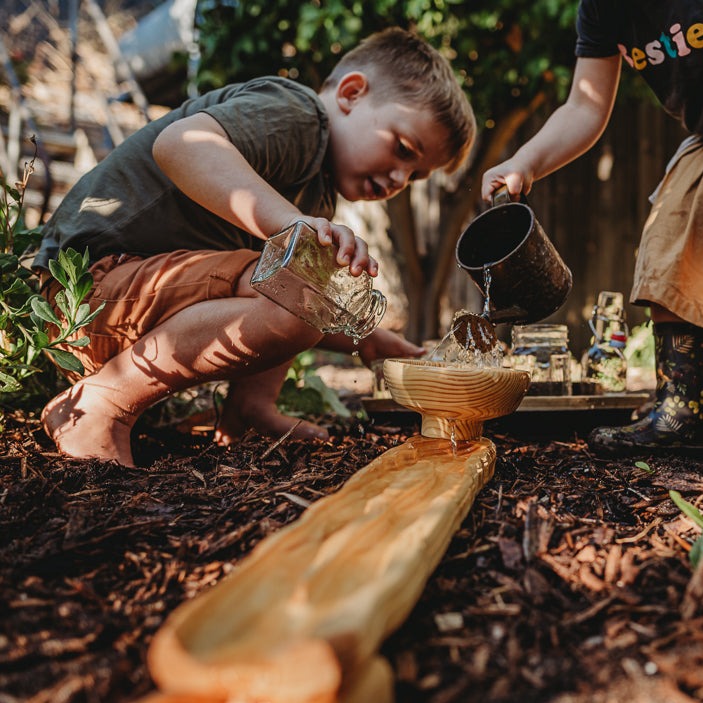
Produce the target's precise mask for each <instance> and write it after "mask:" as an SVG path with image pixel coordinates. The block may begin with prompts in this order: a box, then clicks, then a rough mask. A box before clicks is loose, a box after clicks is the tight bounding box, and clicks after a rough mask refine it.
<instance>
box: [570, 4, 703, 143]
mask: <svg viewBox="0 0 703 703" xmlns="http://www.w3.org/2000/svg"><path fill="white" fill-rule="evenodd" d="M577 31H578V41H577V43H576V56H579V57H590V58H598V57H605V56H614V55H616V54H621V55H622V57H623V59H624V60H625V62H626V63H627V64H629V65H630V66H631V67H632V68H633V69H635V70H636V71H638V72H640V73H641V74H642V77H643V78H644V79H645V81H647V83H648V84H649V86H650V87H651V88H652V90H653V91H654V93H655V95H656V96H657V98H659V100H660V102H661V103H662V105H663V106H664V107H665V108H666V110H667V111H668V112H670V113H671V114H672V115H673V116H674V117H676V118H677V119H679V120H680V121H681V123H682V124H683V125H684V127H686V129H688V130H689V131H690V132H695V133H697V134H703V0H667V1H666V2H664V0H640V1H639V2H638V1H637V0H581V2H580V4H579V12H578V20H577Z"/></svg>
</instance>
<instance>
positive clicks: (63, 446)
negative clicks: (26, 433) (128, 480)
mask: <svg viewBox="0 0 703 703" xmlns="http://www.w3.org/2000/svg"><path fill="white" fill-rule="evenodd" d="M121 416H122V417H121ZM123 416H124V413H120V412H118V411H117V408H116V407H115V406H114V404H112V403H110V402H109V401H106V400H105V399H104V398H102V397H101V396H100V394H99V393H97V392H96V391H95V389H93V388H91V387H90V386H89V385H87V384H86V382H85V381H79V382H78V383H77V384H76V385H75V386H72V387H71V388H68V389H66V390H65V391H63V393H60V394H59V395H57V396H56V397H55V398H53V399H52V400H50V401H49V402H48V403H47V405H46V407H45V408H44V411H43V412H42V417H41V419H42V424H43V425H44V430H45V431H46V433H47V434H48V435H49V437H51V439H53V440H54V442H55V443H56V447H57V448H58V450H59V451H60V452H61V453H62V454H66V455H67V456H71V457H74V458H76V459H101V460H103V461H116V462H117V463H119V464H122V465H123V466H130V467H132V466H134V459H133V458H132V449H131V446H130V430H131V428H132V424H134V422H133V421H132V422H131V424H130V423H129V422H128V421H127V418H125V417H123ZM130 419H131V418H130Z"/></svg>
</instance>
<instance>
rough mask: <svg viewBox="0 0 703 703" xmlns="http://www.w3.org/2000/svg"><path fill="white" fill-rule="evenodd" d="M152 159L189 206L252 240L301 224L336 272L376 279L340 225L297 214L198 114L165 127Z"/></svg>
mask: <svg viewBox="0 0 703 703" xmlns="http://www.w3.org/2000/svg"><path fill="white" fill-rule="evenodd" d="M153 156H154V160H155V161H156V163H157V164H158V166H159V168H160V169H161V170H162V171H163V172H164V173H165V174H166V175H167V176H168V177H169V178H170V179H171V181H172V182H173V183H174V185H175V186H176V187H177V188H178V189H179V190H181V191H182V192H183V193H184V194H185V195H187V196H188V197H189V198H190V199H191V200H193V201H195V202H196V203H198V204H199V205H202V206H203V207H204V208H206V209H208V210H210V212H213V213H215V214H216V215H218V216H219V217H221V218H222V219H224V220H226V221H227V222H231V223H232V224H233V225H235V226H237V227H240V228H241V229H243V230H246V231H247V232H249V233H251V234H252V235H254V236H255V237H259V238H261V239H267V238H268V237H269V236H270V235H272V234H275V233H276V232H280V231H281V230H283V229H285V228H286V227H288V226H289V225H291V224H293V223H294V222H296V221H298V220H303V221H304V222H307V223H308V224H309V225H310V226H311V227H313V229H315V230H317V233H318V238H319V240H320V242H321V243H322V244H325V245H327V244H331V243H332V242H334V243H336V244H337V245H338V247H339V251H338V254H337V262H338V263H339V264H340V266H346V265H349V268H350V269H351V272H352V274H354V275H359V274H360V273H361V272H362V271H366V272H367V273H369V274H370V275H371V276H375V275H376V274H377V273H378V264H377V263H376V261H375V260H374V259H373V258H372V257H370V256H369V252H368V247H367V246H366V243H365V242H364V241H363V240H362V239H359V238H358V237H355V236H354V233H353V232H352V231H351V230H350V229H349V228H348V227H345V226H344V225H340V224H336V223H332V222H330V221H329V220H327V219H325V218H323V217H309V216H307V215H304V214H303V213H301V212H300V210H298V208H296V207H295V205H293V204H292V203H291V202H289V201H288V200H286V199H285V198H284V197H283V196H282V195H281V194H280V193H278V191H276V189H275V188H273V187H272V186H270V185H269V184H268V183H267V182H266V181H265V180H264V179H263V178H261V176H259V174H258V173H257V172H256V171H255V170H254V169H253V168H252V167H251V165H250V164H249V162H248V161H247V160H246V159H245V158H244V157H243V156H242V154H241V153H240V151H239V150H238V149H237V148H236V147H235V146H234V144H232V142H231V141H230V140H229V139H228V137H227V133H226V132H225V131H224V129H223V128H222V127H221V126H220V124H219V123H218V122H217V120H215V119H214V118H213V117H210V115H208V114H206V113H204V112H200V113H197V114H195V115H191V116H190V117H185V118H183V119H181V120H178V121H177V122H173V123H172V124H170V125H169V126H168V127H166V128H165V129H164V130H163V131H162V132H161V133H160V134H159V136H158V137H157V138H156V141H155V142H154V147H153Z"/></svg>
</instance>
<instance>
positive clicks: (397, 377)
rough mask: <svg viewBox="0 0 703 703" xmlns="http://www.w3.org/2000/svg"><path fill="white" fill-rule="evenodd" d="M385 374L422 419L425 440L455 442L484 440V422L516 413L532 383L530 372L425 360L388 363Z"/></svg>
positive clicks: (398, 395)
mask: <svg viewBox="0 0 703 703" xmlns="http://www.w3.org/2000/svg"><path fill="white" fill-rule="evenodd" d="M383 375H384V377H385V379H386V385H387V386H388V390H389V391H390V393H391V396H392V398H393V400H395V402H396V403H400V404H401V405H404V406H405V407H406V408H410V409H411V410H417V411H418V412H419V413H420V414H421V415H422V429H421V433H422V434H423V435H424V436H425V437H443V438H446V439H455V440H476V439H479V438H480V436H481V432H482V431H483V423H484V421H485V420H490V419H491V418H494V417H501V416H502V415H509V414H510V413H511V412H513V411H514V410H515V409H516V408H517V406H518V405H520V401H521V400H522V398H523V396H524V395H525V393H526V392H527V388H528V386H529V385H530V374H529V373H528V372H527V371H516V370H514V369H504V368H483V369H476V368H463V367H460V366H450V365H448V364H446V363H443V362H440V361H427V360H424V359H386V360H385V362H384V363H383Z"/></svg>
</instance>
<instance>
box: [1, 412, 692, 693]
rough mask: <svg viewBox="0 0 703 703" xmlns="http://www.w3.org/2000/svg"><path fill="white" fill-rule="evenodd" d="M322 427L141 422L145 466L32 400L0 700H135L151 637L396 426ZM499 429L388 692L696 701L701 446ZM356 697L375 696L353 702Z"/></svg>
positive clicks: (17, 429)
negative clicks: (257, 430)
mask: <svg viewBox="0 0 703 703" xmlns="http://www.w3.org/2000/svg"><path fill="white" fill-rule="evenodd" d="M331 429H332V430H333V435H332V438H331V439H330V440H329V441H328V442H324V443H323V442H317V443H312V444H310V443H303V442H300V441H290V440H286V441H283V442H281V443H280V444H277V443H276V442H275V441H273V440H271V439H267V438H262V437H261V436H258V435H255V434H249V435H247V436H245V437H244V438H243V439H242V440H241V442H240V443H239V444H237V445H236V446H233V447H230V448H228V449H223V448H219V447H216V446H214V445H212V444H211V443H210V440H209V437H208V436H207V435H196V434H182V433H176V432H175V431H174V430H173V429H158V430H157V429H154V428H148V427H141V428H138V429H137V431H136V432H135V445H136V446H135V451H136V456H137V459H138V463H139V466H140V468H136V469H125V468H123V467H120V466H117V465H114V464H111V463H101V462H97V461H76V460H68V459H65V458H62V457H60V456H58V455H57V454H56V453H55V452H54V451H53V447H52V446H51V445H50V443H49V442H48V441H47V440H46V438H45V436H44V435H43V433H42V431H41V430H40V428H39V425H38V423H37V421H36V420H35V419H33V418H29V419H27V418H25V417H22V416H21V415H19V414H18V415H15V416H12V417H9V418H8V419H7V429H6V431H5V432H4V434H3V435H2V436H1V437H0V443H1V445H2V446H1V451H0V454H1V455H2V456H1V458H0V465H1V466H2V469H1V471H0V584H2V599H1V600H0V622H2V627H1V628H0V703H15V702H18V701H27V702H28V703H63V702H68V701H71V702H81V703H82V702H87V703H88V702H89V703H95V702H98V701H100V702H105V703H117V702H123V701H132V700H135V699H136V698H139V697H140V696H142V695H144V694H146V693H147V692H149V691H150V690H153V683H152V682H151V680H150V678H149V673H148V670H147V668H146V664H145V654H146V651H147V648H148V646H149V642H150V640H151V638H152V636H153V634H154V632H155V631H156V630H157V628H158V627H159V626H160V625H161V623H162V622H163V620H164V618H165V617H166V616H167V615H168V614H169V612H171V611H172V610H173V609H174V608H175V607H176V606H177V605H178V604H179V603H181V602H182V601H183V600H184V599H187V598H191V597H193V596H195V595H197V594H198V593H199V592H201V591H204V590H205V589H208V588H210V587H211V586H212V585H213V584H214V583H216V582H217V581H218V580H219V579H220V578H221V577H222V576H224V575H225V574H226V573H228V572H229V571H231V570H232V568H233V566H234V565H236V564H237V562H238V561H239V560H241V559H242V558H243V557H244V556H246V554H247V553H249V552H250V551H251V550H252V548H253V547H254V546H255V545H256V544H257V543H258V542H259V541H260V540H261V539H263V538H265V537H266V536H267V535H270V534H271V533H273V532H275V531H276V530H278V529H280V528H281V527H282V526H283V525H285V524H287V523H289V522H291V521H293V520H295V519H296V518H298V517H299V516H300V515H301V513H302V512H303V510H304V505H305V503H306V501H307V502H310V501H315V500H317V499H319V498H320V497H322V496H324V495H326V494H328V493H330V492H332V491H335V490H337V489H338V488H340V487H341V486H342V484H343V483H344V482H345V480H346V479H347V478H348V477H349V476H351V475H352V474H353V473H354V472H355V471H357V470H359V469H360V468H362V467H363V466H365V465H366V464H367V463H368V462H369V461H371V460H372V459H373V458H375V457H376V456H378V455H379V454H380V453H381V452H383V451H385V450H386V449H388V448H389V447H392V446H394V445H396V444H398V443H400V442H403V441H405V439H406V438H407V437H409V436H410V435H412V434H413V433H414V432H415V431H416V430H417V426H416V425H414V424H413V423H412V421H411V422H410V423H409V424H406V423H405V422H398V423H395V426H393V425H392V424H388V423H387V424H386V425H385V426H379V425H378V423H374V422H361V421H358V420H354V421H352V422H349V423H347V424H346V425H345V426H341V425H339V424H338V423H337V424H334V425H333V426H332V427H331ZM487 434H488V436H490V437H491V439H492V440H493V441H494V442H495V443H496V445H497V449H498V460H497V465H496V472H495V476H494V478H493V479H492V480H491V481H490V483H489V484H488V485H487V486H486V487H485V488H484V490H483V491H482V492H481V494H480V495H479V497H478V499H477V501H476V503H475V504H474V506H473V508H472V509H471V511H470V513H469V516H468V518H467V519H466V521H465V522H464V524H463V525H462V526H461V528H460V529H459V530H458V532H457V533H456V536H455V538H454V540H453V541H452V543H451V545H450V547H449V549H448V551H447V552H446V554H445V556H444V558H443V559H442V561H441V563H440V564H439V567H438V568H437V569H436V571H435V573H434V574H433V576H432V577H431V579H430V580H429V582H428V583H427V586H426V588H425V590H424V593H423V594H422V597H421V598H420V600H419V602H418V603H417V605H416V607H415V609H414V610H413V612H412V613H411V615H410V617H409V618H408V619H407V621H406V622H405V624H404V625H402V627H401V628H400V629H399V630H398V631H397V632H396V633H394V634H393V635H392V636H391V637H390V639H389V640H388V641H387V642H386V643H385V644H384V646H383V650H382V652H383V654H384V655H385V656H386V657H387V658H388V660H389V661H390V662H391V664H392V666H393V668H394V670H395V673H396V678H397V684H396V696H397V701H398V703H420V702H422V703H450V702H457V703H472V702H473V701H476V702H478V701H481V703H502V702H504V701H505V702H507V701H511V702H515V701H518V702H520V703H528V702H531V701H549V702H550V703H577V702H578V703H586V702H588V703H601V702H602V703H611V702H612V703H620V702H621V701H628V702H630V703H679V702H682V703H683V702H684V701H702V700H703V605H702V601H703V568H698V569H697V570H694V569H692V566H691V563H690V561H689V557H688V551H689V549H690V545H691V543H692V541H693V540H695V538H696V537H697V536H698V534H699V533H700V530H699V529H698V528H696V527H695V526H694V524H693V523H692V522H691V521H690V520H689V519H688V518H686V517H684V516H683V515H682V514H681V512H680V511H679V509H678V508H677V507H676V506H675V505H674V503H673V502H672V501H671V499H670V497H669V490H671V489H675V490H678V491H680V492H681V493H682V495H683V496H684V498H686V499H687V500H688V501H689V502H692V503H695V504H698V505H699V506H700V503H701V502H702V501H703V462H702V461H700V460H694V459H683V458H654V457H646V456H643V457H639V459H640V460H641V461H645V462H646V465H645V466H644V467H643V468H642V467H638V466H636V465H635V460H634V459H628V460H618V461H605V460H598V459H595V458H594V457H593V456H591V454H589V452H588V450H587V448H586V445H585V443H584V442H583V441H582V440H581V439H580V438H578V437H577V436H574V437H572V438H567V439H563V438H562V439H549V438H546V439H542V440H539V441H534V440H532V441H526V440H523V439H517V438H515V437H511V436H507V435H505V434H495V433H493V434H491V433H490V432H487ZM369 703H372V702H369Z"/></svg>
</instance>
